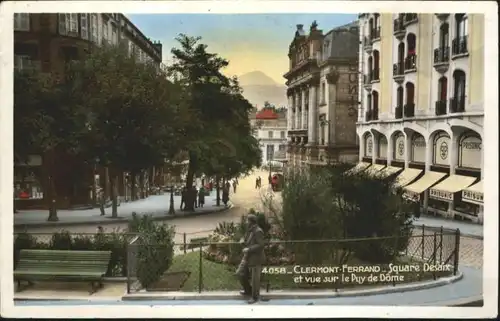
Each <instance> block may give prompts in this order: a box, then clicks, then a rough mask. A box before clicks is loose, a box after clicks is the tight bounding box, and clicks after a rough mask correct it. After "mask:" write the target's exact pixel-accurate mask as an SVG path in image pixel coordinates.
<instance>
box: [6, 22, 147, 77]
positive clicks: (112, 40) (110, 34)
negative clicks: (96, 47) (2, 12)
mask: <svg viewBox="0 0 500 321" xmlns="http://www.w3.org/2000/svg"><path fill="white" fill-rule="evenodd" d="M99 15H100V14H97V13H91V14H88V13H80V14H78V13H60V14H59V15H58V21H59V23H58V32H59V34H61V35H64V36H72V37H80V38H82V39H85V40H90V41H92V42H94V43H100V39H101V38H102V42H104V43H109V44H113V45H116V44H118V42H119V39H118V29H117V26H115V25H114V24H113V23H111V22H109V21H105V20H103V19H99ZM14 30H18V31H29V30H30V16H29V13H16V14H14ZM100 36H101V37H100ZM122 40H124V41H126V42H128V46H127V48H128V50H129V53H130V54H133V55H135V56H136V57H137V58H138V60H139V61H141V62H151V61H152V60H153V59H152V58H151V57H150V56H149V55H148V54H147V53H146V52H145V51H143V50H141V49H140V47H139V46H137V45H136V44H135V43H134V42H133V41H131V40H129V39H125V38H124V36H123V34H122ZM19 66H21V64H20V65H19ZM21 68H22V67H21Z"/></svg>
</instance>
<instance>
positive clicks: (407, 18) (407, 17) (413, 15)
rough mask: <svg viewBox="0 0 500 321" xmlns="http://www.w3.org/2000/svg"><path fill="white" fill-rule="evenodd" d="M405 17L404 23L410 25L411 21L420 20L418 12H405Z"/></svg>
mask: <svg viewBox="0 0 500 321" xmlns="http://www.w3.org/2000/svg"><path fill="white" fill-rule="evenodd" d="M403 17H404V18H403V19H404V24H405V25H409V24H410V23H413V22H417V20H418V14H416V13H405V15H404V16H403Z"/></svg>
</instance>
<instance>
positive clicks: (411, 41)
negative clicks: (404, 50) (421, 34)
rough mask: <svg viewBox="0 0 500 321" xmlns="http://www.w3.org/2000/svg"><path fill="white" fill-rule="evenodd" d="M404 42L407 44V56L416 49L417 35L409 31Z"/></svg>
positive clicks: (412, 53) (413, 53)
mask: <svg viewBox="0 0 500 321" xmlns="http://www.w3.org/2000/svg"><path fill="white" fill-rule="evenodd" d="M406 42H407V44H408V56H413V55H415V53H416V49H417V36H415V34H414V33H409V34H408V36H406Z"/></svg>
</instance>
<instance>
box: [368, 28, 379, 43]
mask: <svg viewBox="0 0 500 321" xmlns="http://www.w3.org/2000/svg"><path fill="white" fill-rule="evenodd" d="M370 38H371V41H372V42H374V41H377V40H379V39H380V27H378V28H373V29H372V30H371V34H370Z"/></svg>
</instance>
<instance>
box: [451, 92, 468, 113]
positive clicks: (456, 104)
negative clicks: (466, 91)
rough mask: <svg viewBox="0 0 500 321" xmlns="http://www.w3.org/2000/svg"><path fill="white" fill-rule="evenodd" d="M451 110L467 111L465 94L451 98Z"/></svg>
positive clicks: (454, 111) (456, 111)
mask: <svg viewBox="0 0 500 321" xmlns="http://www.w3.org/2000/svg"><path fill="white" fill-rule="evenodd" d="M450 112H451V113H463V112H465V96H457V97H453V98H451V99H450Z"/></svg>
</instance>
